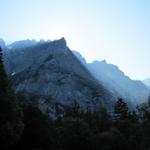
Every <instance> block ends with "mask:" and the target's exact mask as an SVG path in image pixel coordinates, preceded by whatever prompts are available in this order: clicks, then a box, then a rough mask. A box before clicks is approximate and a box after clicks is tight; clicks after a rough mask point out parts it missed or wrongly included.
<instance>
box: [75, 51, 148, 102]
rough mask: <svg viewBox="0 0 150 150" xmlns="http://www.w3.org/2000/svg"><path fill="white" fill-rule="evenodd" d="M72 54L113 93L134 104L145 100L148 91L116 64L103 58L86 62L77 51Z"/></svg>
mask: <svg viewBox="0 0 150 150" xmlns="http://www.w3.org/2000/svg"><path fill="white" fill-rule="evenodd" d="M74 54H75V55H76V57H77V58H78V59H79V60H80V61H81V62H82V64H84V65H85V66H86V67H87V68H88V70H89V71H90V72H91V73H92V74H93V76H94V77H95V78H96V79H97V80H99V82H100V83H101V84H103V86H104V87H105V88H106V89H108V90H109V91H111V93H113V95H116V96H117V97H122V98H124V99H125V100H127V102H129V103H132V104H135V105H137V104H139V103H142V102H145V101H146V100H147V98H148V95H149V92H150V91H149V89H148V88H147V87H146V86H145V85H144V84H143V83H142V82H141V81H138V80H131V79H130V78H129V77H128V76H126V75H125V74H124V73H123V72H122V71H121V70H120V69H119V68H118V67H117V66H115V65H113V64H108V63H107V62H106V61H105V60H103V61H94V62H92V63H86V61H85V60H84V58H83V57H82V56H81V55H80V54H79V53H78V52H74Z"/></svg>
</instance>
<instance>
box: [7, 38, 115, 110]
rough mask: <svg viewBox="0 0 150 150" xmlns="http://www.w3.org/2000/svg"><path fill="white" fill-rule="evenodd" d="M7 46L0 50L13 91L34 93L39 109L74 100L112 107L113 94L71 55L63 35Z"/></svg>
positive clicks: (97, 106)
mask: <svg viewBox="0 0 150 150" xmlns="http://www.w3.org/2000/svg"><path fill="white" fill-rule="evenodd" d="M17 43H18V42H17ZM25 43H26V42H25ZM33 43H34V42H33ZM11 46H12V48H10V47H9V50H7V51H5V53H4V62H5V68H6V71H7V73H8V74H9V75H11V76H12V77H13V83H14V86H15V88H16V92H18V93H23V94H24V95H26V96H27V97H30V98H33V97H34V99H36V100H37V101H36V103H37V105H39V107H40V108H41V109H42V110H43V111H48V112H51V111H53V112H54V111H55V110H54V106H59V107H63V106H67V105H70V104H72V103H73V102H74V101H77V102H78V103H80V105H81V106H82V107H83V108H91V109H92V108H93V109H96V108H99V107H100V106H102V105H105V106H106V107H107V108H112V106H113V103H114V99H115V97H113V95H112V94H111V93H110V92H109V91H108V90H106V89H105V88H104V87H103V85H101V84H100V83H99V82H98V81H97V80H96V79H95V78H94V77H93V76H92V74H91V73H90V72H89V71H88V69H87V68H86V67H85V66H84V65H83V64H82V63H81V62H80V61H79V60H78V59H77V58H76V57H75V56H74V54H73V53H72V52H71V51H70V49H69V48H68V47H67V45H66V41H65V39H64V38H61V39H60V40H55V41H51V42H43V43H38V44H35V45H32V44H31V45H30V46H28V45H27V46H24V45H23V46H21V45H20V44H19V46H18V45H17V46H16V44H15V46H14V44H13V45H11ZM22 47H23V48H22Z"/></svg>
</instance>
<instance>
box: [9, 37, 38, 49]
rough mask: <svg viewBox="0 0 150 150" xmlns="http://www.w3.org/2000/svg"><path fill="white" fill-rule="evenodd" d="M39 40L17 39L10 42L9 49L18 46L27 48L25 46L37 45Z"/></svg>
mask: <svg viewBox="0 0 150 150" xmlns="http://www.w3.org/2000/svg"><path fill="white" fill-rule="evenodd" d="M37 43H38V42H37V41H36V40H34V39H33V40H29V39H27V40H21V41H15V42H13V43H12V44H9V45H8V46H7V47H8V48H9V49H17V48H25V47H31V46H34V45H36V44H37Z"/></svg>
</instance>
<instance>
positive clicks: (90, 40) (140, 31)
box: [0, 0, 150, 80]
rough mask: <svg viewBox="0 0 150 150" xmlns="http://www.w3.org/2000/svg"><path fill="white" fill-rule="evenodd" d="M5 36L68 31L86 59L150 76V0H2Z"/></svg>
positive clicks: (0, 31)
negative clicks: (105, 61) (104, 61)
mask: <svg viewBox="0 0 150 150" xmlns="http://www.w3.org/2000/svg"><path fill="white" fill-rule="evenodd" d="M0 20H1V22H0V38H2V39H4V40H5V41H6V42H7V43H10V42H12V41H16V40H23V39H37V40H39V39H45V40H47V39H50V40H54V39H59V38H61V37H65V39H66V41H67V45H68V47H69V48H71V49H72V50H77V51H79V52H80V53H81V54H82V55H83V56H84V57H85V58H86V60H87V62H92V61H93V60H104V59H106V60H107V62H108V63H111V64H115V65H117V66H119V68H120V69H121V70H122V71H124V72H125V74H126V75H128V76H130V77H131V78H132V79H140V80H143V79H145V78H149V77H150V0H0Z"/></svg>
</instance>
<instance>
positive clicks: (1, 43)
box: [0, 39, 6, 49]
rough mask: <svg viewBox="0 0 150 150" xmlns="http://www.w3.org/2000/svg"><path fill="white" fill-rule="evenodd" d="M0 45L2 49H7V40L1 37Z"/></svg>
mask: <svg viewBox="0 0 150 150" xmlns="http://www.w3.org/2000/svg"><path fill="white" fill-rule="evenodd" d="M0 47H1V48H2V49H6V44H5V41H4V40H3V39H0Z"/></svg>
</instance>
